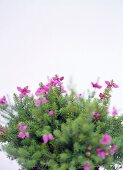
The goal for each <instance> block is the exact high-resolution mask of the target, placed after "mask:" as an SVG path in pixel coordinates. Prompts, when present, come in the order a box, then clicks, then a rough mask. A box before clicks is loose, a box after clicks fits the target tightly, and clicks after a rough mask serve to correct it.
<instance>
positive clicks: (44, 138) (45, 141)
mask: <svg viewBox="0 0 123 170" xmlns="http://www.w3.org/2000/svg"><path fill="white" fill-rule="evenodd" d="M43 142H44V143H47V142H48V135H43Z"/></svg>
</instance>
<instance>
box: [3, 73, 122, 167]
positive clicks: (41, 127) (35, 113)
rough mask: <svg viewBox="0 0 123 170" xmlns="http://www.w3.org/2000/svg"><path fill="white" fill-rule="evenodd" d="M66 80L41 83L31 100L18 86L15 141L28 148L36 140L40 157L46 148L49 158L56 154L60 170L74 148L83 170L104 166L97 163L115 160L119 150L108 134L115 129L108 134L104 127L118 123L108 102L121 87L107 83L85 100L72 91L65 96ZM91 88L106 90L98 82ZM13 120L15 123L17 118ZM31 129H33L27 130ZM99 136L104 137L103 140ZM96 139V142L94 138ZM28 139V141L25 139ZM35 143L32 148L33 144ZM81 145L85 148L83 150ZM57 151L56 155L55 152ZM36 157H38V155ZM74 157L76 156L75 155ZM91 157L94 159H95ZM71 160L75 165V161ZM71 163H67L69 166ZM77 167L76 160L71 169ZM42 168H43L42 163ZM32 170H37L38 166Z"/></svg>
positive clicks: (4, 101)
mask: <svg viewBox="0 0 123 170" xmlns="http://www.w3.org/2000/svg"><path fill="white" fill-rule="evenodd" d="M63 79H64V77H63V76H62V77H58V76H57V75H56V76H54V77H52V78H51V79H50V80H49V82H48V83H47V84H46V85H44V84H43V83H40V84H39V88H38V89H37V90H36V92H35V97H36V98H35V97H33V98H31V97H30V96H31V95H29V94H30V90H29V88H28V86H26V87H24V88H21V87H17V90H18V91H19V96H18V95H17V101H16V100H15V101H16V103H15V105H14V107H13V108H16V107H17V108H16V109H15V111H16V113H17V117H16V116H13V117H14V118H16V120H15V121H13V122H22V123H19V124H18V125H17V126H18V127H17V126H10V128H11V131H12V130H13V129H12V128H15V127H16V132H17V134H14V133H13V134H14V135H15V138H16V140H18V141H19V143H21V142H22V143H21V144H22V146H23V145H26V144H27V145H29V143H28V142H29V141H33V142H34V143H35V144H36V146H37V145H41V147H37V148H41V149H42V150H43V151H42V153H41V152H40V153H41V158H42V157H43V156H44V155H43V153H45V149H47V150H46V154H47V155H48V153H49V155H50V154H52V153H53V154H54V157H53V159H54V160H55V161H56V165H57V163H58V165H59V167H60V168H62V164H63V163H64V162H67V156H66V155H67V153H69V149H70V154H72V153H73V152H72V149H71V147H74V149H75V152H76V150H77V152H78V150H79V156H80V157H79V158H78V155H77V159H76V160H78V161H81V160H82V161H81V162H77V164H80V165H79V166H80V168H82V169H83V170H90V169H91V168H92V167H94V164H96V165H101V163H100V162H98V160H99V161H100V160H102V165H103V162H104V159H106V158H108V156H112V160H113V158H114V157H113V156H114V154H115V152H116V150H117V149H118V150H119V143H118V142H116V143H115V144H114V143H113V142H112V138H113V140H114V141H116V138H115V139H114V137H115V136H113V135H112V136H110V135H109V134H113V133H112V131H113V130H112V131H107V128H108V126H107V127H104V125H105V126H106V125H107V122H109V120H110V121H112V120H113V121H114V122H115V119H116V117H115V116H116V115H118V110H117V109H116V108H115V107H113V108H112V117H111V116H107V113H108V111H107V110H108V107H107V106H108V105H107V103H108V102H109V99H110V97H111V96H110V92H111V89H112V88H118V87H119V86H118V85H117V84H115V83H114V82H113V81H111V82H109V81H105V84H106V88H105V89H104V91H103V92H102V93H99V94H98V95H99V97H97V98H94V97H95V96H94V95H92V100H91V99H90V98H89V100H85V99H84V97H83V94H81V93H80V94H76V93H74V92H73V93H71V94H70V95H64V94H63V93H66V90H65V89H64V87H63V82H62V81H63ZM91 85H92V87H93V88H95V89H101V88H103V86H102V85H100V84H99V83H98V82H95V83H94V82H91ZM92 94H93V93H92ZM94 94H95V91H94ZM50 95H51V96H50ZM89 97H90V96H89ZM93 99H95V100H93ZM19 102H20V103H19ZM105 103H106V104H105ZM6 104H7V101H6V97H5V96H3V97H2V98H0V106H3V105H6ZM7 107H8V105H7ZM1 108H3V107H1ZM23 113H24V114H23ZM10 115H11V114H10ZM13 117H12V120H13V119H14V118H13ZM110 118H111V119H110ZM83 120H84V121H83ZM116 120H117V119H116ZM79 121H80V124H79ZM11 122H12V121H11ZM11 122H10V123H11ZM13 122H12V123H13ZM74 123H75V124H74ZM27 125H28V126H27ZM90 127H91V128H90ZM102 127H104V128H102ZM28 128H29V129H30V130H28ZM113 128H114V127H113ZM14 130H15V129H14ZM11 131H10V132H11ZM91 133H93V135H91ZM108 133H109V134H108ZM86 134H87V135H86ZM100 134H102V138H101V139H100ZM93 136H94V140H92V139H91V137H92V138H93ZM25 138H29V139H28V140H27V139H26V140H23V139H25ZM20 139H21V140H20ZM99 139H100V140H99ZM85 141H86V142H85ZM26 142H27V143H26ZM33 142H32V143H33ZM30 143H31V142H30ZM32 143H31V144H30V145H32ZM80 145H81V146H82V145H85V146H84V147H81V146H80ZM17 148H19V145H18V146H17ZM27 148H28V146H27ZM30 148H31V146H30ZM30 150H31V149H30ZM32 150H33V149H32ZM54 151H55V152H56V153H54ZM34 152H35V151H34ZM117 152H118V151H117ZM62 153H63V154H62ZM64 153H65V154H64ZM31 154H32V153H31ZM33 154H34V155H35V153H33ZM36 154H37V153H36ZM55 154H56V155H57V158H56V157H55ZM37 155H38V154H37ZM73 155H74V156H76V155H75V154H73ZM45 156H46V155H45ZM50 156H51V155H50ZM94 156H95V157H94ZM46 157H47V156H46ZM99 157H100V159H99ZM89 158H90V160H89ZM91 158H95V160H93V159H91ZM96 158H97V160H96ZM101 158H102V159H101ZM37 159H38V161H37V162H39V158H37ZM48 159H49V158H48ZM71 159H72V157H71ZM64 160H65V161H64ZM60 161H61V162H60ZM70 161H71V162H72V160H70ZM107 161H108V159H107ZM37 162H36V163H37ZM71 162H69V160H68V163H69V164H70V163H71ZM44 164H45V162H44ZM77 164H75V166H74V161H73V162H72V163H71V167H72V166H73V169H74V167H75V168H78V167H76V165H77ZM64 165H65V164H64ZM34 166H35V165H34ZM39 166H40V167H42V165H41V163H40V165H39ZM50 167H51V165H50V164H48V168H49V169H50ZM54 167H55V166H54ZM31 168H32V169H35V167H31Z"/></svg>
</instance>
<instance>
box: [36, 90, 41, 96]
mask: <svg viewBox="0 0 123 170" xmlns="http://www.w3.org/2000/svg"><path fill="white" fill-rule="evenodd" d="M41 93H42V89H41V88H38V89H37V91H36V92H35V95H36V96H40V94H41Z"/></svg>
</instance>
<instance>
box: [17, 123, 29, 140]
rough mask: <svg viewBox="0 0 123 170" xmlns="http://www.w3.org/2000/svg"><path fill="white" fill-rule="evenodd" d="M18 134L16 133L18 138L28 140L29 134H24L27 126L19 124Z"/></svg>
mask: <svg viewBox="0 0 123 170" xmlns="http://www.w3.org/2000/svg"><path fill="white" fill-rule="evenodd" d="M18 127H19V130H20V132H19V133H18V138H20V139H24V138H29V136H30V134H29V132H26V130H27V126H26V125H22V124H19V125H18Z"/></svg>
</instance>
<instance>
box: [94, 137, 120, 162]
mask: <svg viewBox="0 0 123 170" xmlns="http://www.w3.org/2000/svg"><path fill="white" fill-rule="evenodd" d="M111 140H112V137H111V136H110V135H108V134H104V135H103V137H102V139H101V140H100V143H101V144H104V145H106V147H105V148H103V149H102V148H97V149H96V151H97V155H98V156H99V157H101V158H102V159H105V158H106V156H108V155H109V154H110V155H111V156H113V155H114V153H115V151H116V150H117V146H116V145H112V146H110V144H111Z"/></svg>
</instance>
